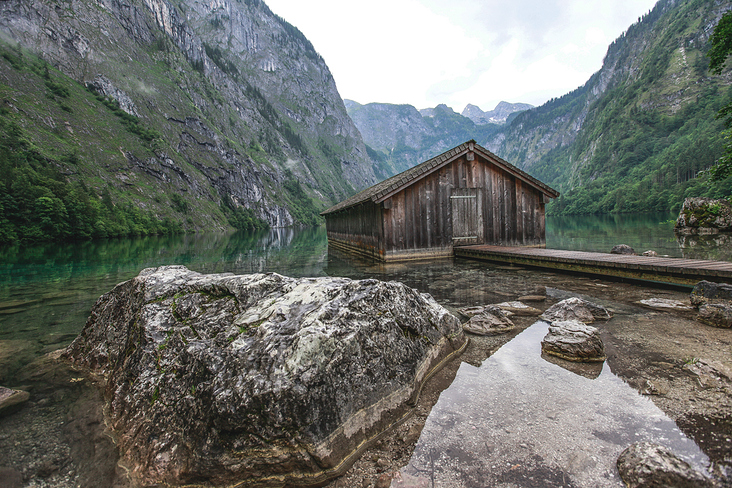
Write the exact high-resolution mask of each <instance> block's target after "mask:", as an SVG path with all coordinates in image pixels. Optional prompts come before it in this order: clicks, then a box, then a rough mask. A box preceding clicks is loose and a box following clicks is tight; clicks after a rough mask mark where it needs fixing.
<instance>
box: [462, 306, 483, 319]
mask: <svg viewBox="0 0 732 488" xmlns="http://www.w3.org/2000/svg"><path fill="white" fill-rule="evenodd" d="M484 310H485V307H484V306H483V305H476V306H474V307H463V308H460V309H458V313H459V314H460V315H464V316H466V317H468V318H470V317H474V316H476V315H479V314H481V313H483V311H484Z"/></svg>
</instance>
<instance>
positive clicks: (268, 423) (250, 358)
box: [65, 266, 465, 486]
mask: <svg viewBox="0 0 732 488" xmlns="http://www.w3.org/2000/svg"><path fill="white" fill-rule="evenodd" d="M464 343H465V338H464V336H463V332H462V330H461V329H460V324H459V322H458V320H457V318H455V317H454V316H453V315H451V314H450V313H448V312H447V311H446V310H445V309H444V308H442V307H441V306H440V305H438V304H437V303H436V302H435V301H434V300H433V299H432V298H431V297H429V295H423V294H420V293H418V292H417V291H416V290H413V289H411V288H408V287H406V286H405V285H402V284H401V283H396V282H388V283H385V282H380V281H377V280H361V281H354V280H350V279H346V278H303V279H293V278H287V277H284V276H281V275H278V274H274V273H271V274H266V275H265V274H254V275H246V276H234V275H231V274H218V275H201V274H199V273H195V272H192V271H190V270H188V269H186V268H185V267H183V266H166V267H161V268H157V269H153V268H151V269H146V270H143V271H142V272H141V273H140V274H139V275H138V276H137V277H136V278H134V279H131V280H129V281H126V282H124V283H121V284H119V285H117V286H116V287H115V288H114V289H113V290H112V291H110V292H109V293H107V294H105V295H103V296H102V297H101V298H100V299H99V300H98V301H97V303H96V304H95V305H94V308H93V309H92V312H91V315H90V317H89V320H88V321H87V324H86V326H85V327H84V329H83V330H82V332H81V334H80V335H79V337H77V339H76V340H75V341H74V342H73V343H72V344H71V345H70V346H69V347H68V348H67V350H66V352H65V356H66V357H68V358H69V359H71V360H72V361H73V362H74V363H75V364H76V365H78V366H84V367H88V368H89V369H90V370H91V372H92V373H93V374H94V375H96V376H98V377H101V378H102V379H103V380H105V381H106V390H105V395H106V398H107V402H108V409H107V412H108V422H109V425H110V427H111V428H112V430H113V431H114V432H115V433H116V436H117V439H118V443H119V448H120V453H121V455H122V460H123V462H124V463H125V464H127V465H128V466H129V468H130V469H131V473H132V476H133V478H134V479H136V480H137V482H138V483H140V484H143V485H153V484H169V485H182V484H206V485H231V484H233V483H243V484H244V485H246V486H282V485H284V484H288V483H293V484H298V485H317V484H322V483H323V482H324V481H326V480H327V479H329V478H331V477H334V476H337V475H339V474H341V473H342V472H343V471H344V470H345V469H346V468H347V467H348V466H350V463H351V462H352V461H354V460H355V457H357V455H358V453H359V452H360V451H361V450H362V449H363V448H364V447H365V446H366V445H367V444H368V442H369V440H370V439H372V438H373V437H374V436H375V435H376V434H378V433H379V432H381V431H383V430H385V429H386V428H388V427H389V426H391V425H392V424H394V423H395V422H396V421H398V420H399V419H401V418H403V416H405V415H406V414H408V412H409V411H410V408H411V407H410V406H411V405H412V404H413V403H414V402H415V400H416V397H417V396H418V394H419V390H420V388H421V385H422V383H423V382H424V381H425V379H426V378H427V377H428V375H429V374H430V373H431V372H432V371H433V370H434V369H435V368H436V367H438V366H439V365H440V364H441V363H442V362H443V361H445V360H446V359H448V358H450V357H451V356H452V355H453V354H454V353H456V352H457V351H459V350H460V348H461V347H462V346H463V344H464Z"/></svg>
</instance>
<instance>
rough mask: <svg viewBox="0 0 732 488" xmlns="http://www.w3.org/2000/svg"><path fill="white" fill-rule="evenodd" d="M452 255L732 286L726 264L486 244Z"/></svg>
mask: <svg viewBox="0 0 732 488" xmlns="http://www.w3.org/2000/svg"><path fill="white" fill-rule="evenodd" d="M454 253H455V257H461V258H468V259H479V260H483V261H493V262H499V263H510V264H516V265H521V266H532V267H539V268H549V269H553V270H557V271H569V272H575V273H585V274H593V275H602V276H613V277H617V278H626V279H633V280H643V281H652V282H660V283H673V284H677V285H692V286H693V285H695V284H696V283H698V282H699V281H701V280H707V281H715V282H725V283H732V263H731V262H727V261H709V260H706V259H683V258H663V257H648V256H632V255H624V254H606V253H600V252H584V251H561V250H558V249H544V248H536V247H503V246H486V245H476V246H461V247H455V248H454Z"/></svg>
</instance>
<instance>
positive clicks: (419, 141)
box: [0, 0, 732, 242]
mask: <svg viewBox="0 0 732 488" xmlns="http://www.w3.org/2000/svg"><path fill="white" fill-rule="evenodd" d="M730 8H732V5H731V4H730V2H729V1H721V2H720V1H713V0H661V1H660V2H659V3H658V4H657V5H656V7H655V8H654V9H653V10H652V11H651V12H650V13H649V14H648V15H646V16H644V17H643V18H642V19H641V20H640V21H639V22H638V23H636V24H634V25H633V26H630V27H629V29H628V31H627V32H626V33H625V34H624V35H623V36H621V37H620V38H618V39H617V40H616V41H615V42H614V43H613V44H612V45H611V46H610V47H609V49H608V54H607V56H606V58H605V61H604V64H603V67H602V69H601V70H600V71H599V72H598V73H596V74H595V75H593V76H592V77H591V79H590V80H588V82H587V83H586V84H585V85H583V86H582V87H580V88H578V89H577V90H575V91H573V92H571V93H569V94H567V95H565V96H563V97H560V98H557V99H553V100H550V101H549V102H547V103H546V104H544V105H542V106H540V107H535V108H531V107H528V106H525V105H523V104H508V103H504V102H502V103H501V104H499V105H498V106H497V107H496V108H495V109H494V110H492V111H488V112H483V111H482V110H480V109H479V108H478V107H475V106H472V105H468V106H467V107H465V109H464V110H463V113H462V114H459V113H457V112H455V111H454V110H453V109H452V108H450V107H447V106H446V105H438V106H437V107H434V108H432V109H428V110H423V111H422V113H420V111H419V110H417V109H416V108H415V107H412V106H409V105H388V104H379V103H369V104H364V105H361V104H359V103H356V102H352V101H346V102H345V103H344V101H343V100H342V99H341V98H340V95H339V94H338V91H337V89H336V85H335V81H334V80H333V77H332V75H331V74H330V71H329V70H328V67H327V65H326V61H327V60H323V59H322V58H321V57H320V55H319V54H318V53H317V52H316V51H315V49H314V48H313V46H312V44H311V43H310V42H309V41H308V40H307V39H306V38H305V36H303V35H302V33H301V32H300V31H299V30H298V29H297V28H296V27H294V26H292V25H290V24H289V23H287V22H285V21H284V20H283V19H281V18H279V17H277V16H276V15H274V14H273V13H272V12H271V11H270V10H269V8H268V7H267V5H266V4H265V3H264V2H262V1H261V0H220V1H217V2H213V3H201V2H196V1H193V0H180V1H172V0H132V1H130V2H127V3H124V4H123V3H120V2H117V1H115V0H98V1H93V0H69V1H67V2H64V3H59V2H55V1H51V0H7V1H4V2H0V31H2V33H3V36H2V38H3V41H2V43H1V44H0V92H2V107H0V153H1V154H3V155H5V156H4V158H2V159H1V161H0V163H1V164H2V168H0V170H2V174H3V176H4V185H2V189H3V190H2V191H3V193H2V194H0V197H1V199H0V205H1V206H2V209H0V210H2V212H0V213H1V214H2V218H0V241H3V242H12V241H14V240H17V239H20V238H28V239H45V238H67V237H93V236H113V235H127V234H145V233H156V232H161V231H171V230H173V231H174V230H175V229H178V230H208V229H223V228H230V227H231V226H232V225H233V226H236V227H238V228H252V227H254V226H256V225H260V224H261V223H264V222H266V223H267V224H269V225H273V226H281V225H291V224H293V223H303V224H312V223H315V222H318V221H319V217H318V216H317V214H318V213H319V211H321V210H323V209H324V208H327V207H328V206H330V205H332V204H334V203H337V202H338V201H340V200H342V199H344V198H346V197H347V196H349V195H351V194H353V193H354V192H356V191H358V190H360V189H362V188H365V187H366V186H369V185H371V184H373V183H375V182H376V181H378V180H379V179H382V178H385V177H388V176H391V175H393V174H395V173H397V172H399V171H402V170H404V169H406V168H408V167H411V166H413V165H414V164H417V163H419V162H421V161H424V160H426V159H429V158H431V157H433V156H435V155H437V154H439V153H440V152H442V151H444V150H446V149H449V148H451V147H453V146H455V145H457V144H459V143H461V142H464V141H466V140H468V139H471V138H474V139H476V140H477V141H478V142H479V143H480V144H481V145H483V146H485V147H487V148H488V149H490V150H492V151H494V152H496V153H497V154H498V155H499V156H501V157H503V158H504V159H506V160H508V161H509V162H511V163H513V164H515V165H517V166H519V167H520V168H522V169H524V170H526V171H528V172H529V173H531V174H532V175H534V176H536V177H538V178H540V179H541V180H543V181H545V182H546V183H547V184H549V185H551V186H553V187H555V188H557V189H559V190H560V191H562V193H563V196H562V198H561V199H560V201H559V202H557V203H556V204H555V205H554V207H553V209H552V210H553V211H555V212H564V213H578V212H579V213H584V212H613V211H615V212H624V211H637V210H668V209H674V208H677V207H678V205H680V203H681V201H682V200H683V197H684V196H689V195H692V194H693V195H704V194H706V195H715V196H716V195H722V194H726V192H728V191H729V190H728V189H729V188H730V187H732V183H730V182H721V183H719V184H716V185H712V184H707V183H706V182H704V181H703V180H699V179H696V178H694V177H695V175H696V173H697V172H698V171H699V170H702V169H704V168H707V167H709V166H710V165H711V164H713V163H714V161H715V160H716V158H717V157H718V156H719V155H720V153H721V148H722V144H723V139H722V136H721V130H722V122H721V121H720V120H718V119H716V118H715V113H716V111H717V110H718V109H719V108H720V107H721V106H722V105H723V104H724V103H726V102H727V101H728V100H729V98H730V96H732V92H730V84H731V83H732V76H731V75H730V71H726V72H724V73H723V74H722V75H721V76H711V75H710V74H709V73H708V72H707V60H706V57H705V52H706V50H707V49H708V40H709V36H710V35H711V33H712V31H713V28H714V26H715V25H716V22H717V21H718V20H719V18H720V17H721V15H722V14H723V13H724V12H725V11H727V10H729V9H730ZM540 82H541V80H537V83H540Z"/></svg>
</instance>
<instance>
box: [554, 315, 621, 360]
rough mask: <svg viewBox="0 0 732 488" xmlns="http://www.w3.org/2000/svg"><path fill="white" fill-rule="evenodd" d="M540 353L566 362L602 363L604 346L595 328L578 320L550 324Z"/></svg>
mask: <svg viewBox="0 0 732 488" xmlns="http://www.w3.org/2000/svg"><path fill="white" fill-rule="evenodd" d="M541 351H542V352H543V353H545V354H551V355H552V356H556V357H559V358H562V359H566V360H568V361H579V362H602V361H604V360H605V359H607V356H606V355H605V346H604V345H603V343H602V339H600V333H599V331H598V330H597V328H596V327H592V326H591V325H587V324H585V323H583V322H580V321H579V320H565V321H556V322H552V324H551V325H550V326H549V333H547V335H546V336H545V337H544V339H543V340H542V341H541Z"/></svg>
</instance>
